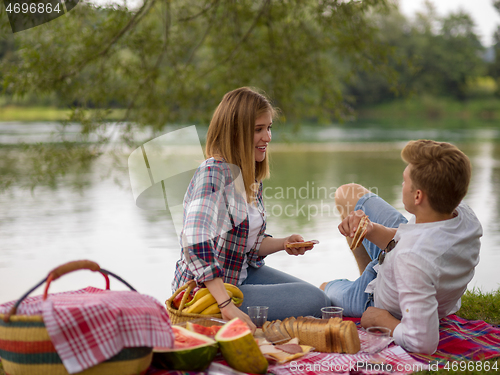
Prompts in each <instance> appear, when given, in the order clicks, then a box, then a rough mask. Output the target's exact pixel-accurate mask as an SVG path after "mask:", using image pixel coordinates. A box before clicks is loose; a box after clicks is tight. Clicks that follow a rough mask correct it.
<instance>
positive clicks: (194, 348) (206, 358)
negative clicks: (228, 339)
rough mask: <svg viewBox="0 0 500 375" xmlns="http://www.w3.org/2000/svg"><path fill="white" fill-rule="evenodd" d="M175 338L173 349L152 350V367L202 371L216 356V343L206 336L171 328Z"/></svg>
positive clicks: (174, 327)
mask: <svg viewBox="0 0 500 375" xmlns="http://www.w3.org/2000/svg"><path fill="white" fill-rule="evenodd" d="M172 329H173V331H174V336H175V342H174V347H173V349H170V348H154V350H153V365H154V366H156V367H159V368H164V369H169V370H182V371H203V370H205V369H206V368H207V367H208V366H209V365H210V362H212V360H213V359H214V357H215V355H216V354H217V349H218V345H217V342H216V341H215V340H213V339H211V338H209V337H207V336H204V335H201V334H199V333H196V332H191V331H188V330H187V329H185V328H183V327H179V326H172Z"/></svg>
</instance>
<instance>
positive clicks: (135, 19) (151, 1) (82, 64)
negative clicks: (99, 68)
mask: <svg viewBox="0 0 500 375" xmlns="http://www.w3.org/2000/svg"><path fill="white" fill-rule="evenodd" d="M155 2H156V0H145V1H144V4H143V5H142V7H141V8H140V9H139V10H138V11H137V13H136V14H135V15H134V16H133V17H132V18H131V19H130V21H129V23H128V24H127V25H125V27H124V28H123V29H121V30H120V32H118V34H116V35H115V36H114V38H113V39H111V41H110V42H109V43H108V44H107V46H106V47H104V48H103V49H102V50H101V51H100V52H99V53H97V54H95V55H94V56H90V57H89V58H87V59H85V60H83V61H82V62H80V64H78V65H77V67H76V68H74V69H73V70H71V71H70V72H68V73H65V74H62V75H60V76H59V77H58V78H57V79H56V81H58V82H60V81H63V80H65V79H66V78H68V77H71V76H73V75H75V74H77V73H78V72H80V71H81V70H82V69H83V68H84V67H85V66H86V65H87V64H88V63H90V62H91V61H93V60H95V59H97V58H99V57H101V56H104V55H106V54H107V53H108V51H109V50H110V49H111V47H112V46H113V45H114V44H115V43H116V42H117V41H118V40H119V39H120V38H121V37H122V36H123V35H124V34H125V33H126V32H127V31H128V30H130V29H131V28H132V27H133V26H135V25H136V24H137V23H139V21H140V20H141V19H142V17H144V15H146V14H147V13H148V11H149V9H151V7H152V6H153V5H154V3H155Z"/></svg>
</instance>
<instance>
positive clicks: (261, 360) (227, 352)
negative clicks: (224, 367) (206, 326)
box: [215, 318, 268, 374]
mask: <svg viewBox="0 0 500 375" xmlns="http://www.w3.org/2000/svg"><path fill="white" fill-rule="evenodd" d="M215 340H216V341H217V342H218V343H219V347H220V350H221V352H222V355H223V356H224V359H225V360H226V362H227V363H228V364H229V366H231V367H232V368H234V369H235V370H238V371H241V372H249V373H252V374H265V373H266V371H267V366H268V362H267V360H266V358H265V357H264V356H263V355H262V352H261V351H260V349H259V345H257V343H256V342H255V340H254V338H253V335H252V331H251V330H250V328H248V326H247V325H246V323H245V322H243V321H242V320H240V319H238V318H234V319H233V320H231V321H229V322H227V323H226V324H224V326H222V328H221V329H220V330H219V332H217V334H216V335H215Z"/></svg>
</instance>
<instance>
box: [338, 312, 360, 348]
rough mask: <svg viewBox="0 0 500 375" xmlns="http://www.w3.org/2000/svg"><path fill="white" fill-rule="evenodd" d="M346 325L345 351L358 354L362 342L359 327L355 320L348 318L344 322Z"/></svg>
mask: <svg viewBox="0 0 500 375" xmlns="http://www.w3.org/2000/svg"><path fill="white" fill-rule="evenodd" d="M342 325H344V327H345V328H344V341H345V347H344V351H345V352H346V353H348V354H356V353H357V352H359V351H360V350H361V343H360V341H359V335H358V329H357V328H356V324H354V322H353V321H350V320H346V321H344V322H342Z"/></svg>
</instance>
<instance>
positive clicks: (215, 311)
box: [201, 302, 220, 315]
mask: <svg viewBox="0 0 500 375" xmlns="http://www.w3.org/2000/svg"><path fill="white" fill-rule="evenodd" d="M219 313H220V309H219V305H217V302H215V303H214V304H212V305H210V306H208V307H207V308H206V309H205V310H203V311H202V312H201V314H202V315H212V314H219Z"/></svg>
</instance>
